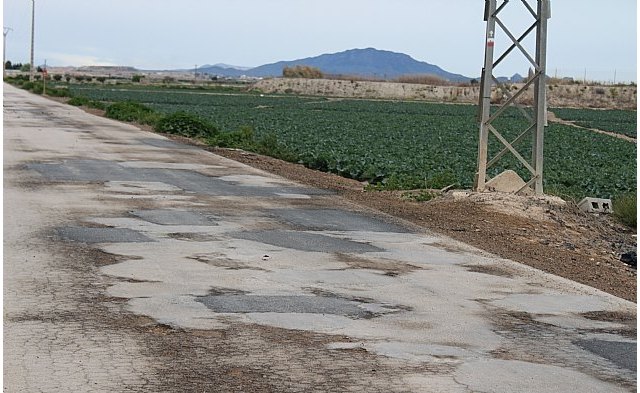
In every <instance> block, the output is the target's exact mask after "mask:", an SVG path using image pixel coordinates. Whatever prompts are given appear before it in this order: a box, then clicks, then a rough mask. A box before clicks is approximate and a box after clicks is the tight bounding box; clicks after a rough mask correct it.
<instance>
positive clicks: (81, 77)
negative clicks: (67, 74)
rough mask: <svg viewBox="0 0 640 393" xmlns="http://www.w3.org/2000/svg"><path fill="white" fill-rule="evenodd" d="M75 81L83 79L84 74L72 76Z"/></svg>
mask: <svg viewBox="0 0 640 393" xmlns="http://www.w3.org/2000/svg"><path fill="white" fill-rule="evenodd" d="M74 78H75V79H76V81H77V82H82V81H83V80H84V75H76V76H74Z"/></svg>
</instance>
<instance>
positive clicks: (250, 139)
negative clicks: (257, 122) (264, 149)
mask: <svg viewBox="0 0 640 393" xmlns="http://www.w3.org/2000/svg"><path fill="white" fill-rule="evenodd" d="M207 143H208V144H209V145H211V146H218V147H228V148H235V149H243V150H250V151H253V150H255V148H256V146H255V145H256V143H255V134H254V132H253V128H251V127H248V126H245V127H241V128H240V129H239V130H237V131H232V132H221V133H219V134H216V135H214V136H212V137H211V138H209V139H208V140H207Z"/></svg>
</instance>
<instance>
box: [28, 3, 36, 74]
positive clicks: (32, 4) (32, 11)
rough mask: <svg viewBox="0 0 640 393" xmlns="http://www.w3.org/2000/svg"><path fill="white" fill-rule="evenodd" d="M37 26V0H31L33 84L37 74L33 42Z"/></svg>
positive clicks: (31, 70)
mask: <svg viewBox="0 0 640 393" xmlns="http://www.w3.org/2000/svg"><path fill="white" fill-rule="evenodd" d="M35 26H36V0H31V64H30V65H29V81H31V82H33V79H34V78H33V75H34V74H35V72H36V69H35V66H34V63H33V42H34V36H35Z"/></svg>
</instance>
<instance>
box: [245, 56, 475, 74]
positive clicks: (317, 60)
mask: <svg viewBox="0 0 640 393" xmlns="http://www.w3.org/2000/svg"><path fill="white" fill-rule="evenodd" d="M296 65H307V66H311V67H317V68H319V69H320V70H321V71H322V72H323V73H324V74H329V75H358V76H366V77H375V78H380V79H394V78H397V77H399V76H402V75H417V74H430V75H436V76H438V77H440V78H443V79H447V80H451V81H462V80H464V81H468V80H469V79H470V78H467V77H465V76H463V75H458V74H453V73H450V72H447V71H445V70H443V69H442V68H440V67H438V66H436V65H433V64H429V63H426V62H422V61H417V60H415V59H413V58H412V57H410V56H409V55H405V54H403V53H396V52H390V51H385V50H378V49H374V48H366V49H351V50H347V51H344V52H339V53H331V54H324V55H320V56H316V57H308V58H305V59H298V60H292V61H280V62H277V63H273V64H265V65H263V66H260V67H256V68H253V69H251V70H249V71H247V75H249V76H256V77H257V76H262V77H264V76H281V75H282V69H283V68H284V67H292V66H296Z"/></svg>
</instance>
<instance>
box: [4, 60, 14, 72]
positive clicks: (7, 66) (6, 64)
mask: <svg viewBox="0 0 640 393" xmlns="http://www.w3.org/2000/svg"><path fill="white" fill-rule="evenodd" d="M4 69H5V70H12V69H13V64H11V61H9V60H7V61H6V63H4Z"/></svg>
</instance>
